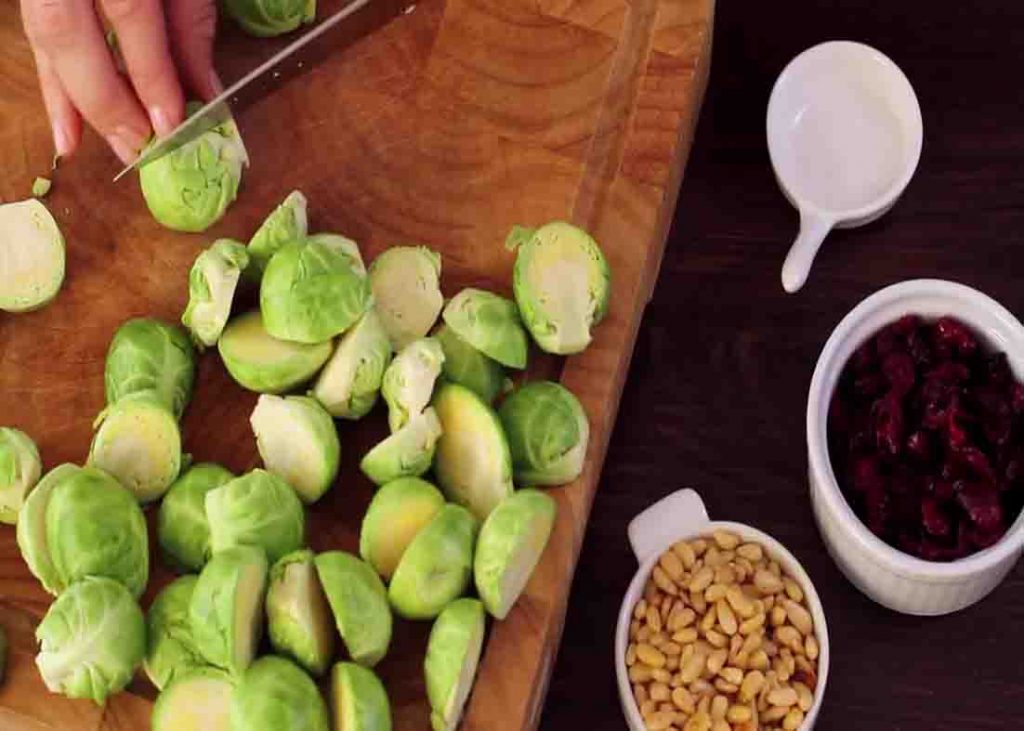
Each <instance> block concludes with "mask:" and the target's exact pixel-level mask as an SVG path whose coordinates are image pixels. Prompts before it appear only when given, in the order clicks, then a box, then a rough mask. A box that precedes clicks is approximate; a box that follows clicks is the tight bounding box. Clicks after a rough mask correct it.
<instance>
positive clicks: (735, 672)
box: [718, 667, 743, 685]
mask: <svg viewBox="0 0 1024 731" xmlns="http://www.w3.org/2000/svg"><path fill="white" fill-rule="evenodd" d="M718 674H719V676H721V677H722V679H723V680H725V681H726V682H727V683H732V684H733V685H739V684H740V683H742V682H743V671H742V670H740V669H739V668H734V667H725V668H722V670H721V672H719V673H718Z"/></svg>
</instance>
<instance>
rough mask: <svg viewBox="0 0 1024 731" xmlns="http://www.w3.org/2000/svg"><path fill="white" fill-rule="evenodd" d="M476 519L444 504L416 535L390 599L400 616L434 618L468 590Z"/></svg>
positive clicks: (393, 582) (393, 581) (393, 580)
mask: <svg viewBox="0 0 1024 731" xmlns="http://www.w3.org/2000/svg"><path fill="white" fill-rule="evenodd" d="M476 530H477V522H476V520H475V519H474V518H473V515H472V514H471V513H470V512H469V511H468V510H466V509H465V508H463V507H461V506H459V505H445V506H444V507H443V508H441V509H440V510H439V511H437V514H436V515H435V516H434V518H433V520H431V521H430V522H429V523H427V525H426V527H424V528H423V529H422V530H421V531H419V532H418V533H417V534H416V537H415V538H413V539H412V542H411V543H410V544H409V546H408V547H407V548H406V549H405V552H404V553H403V554H402V558H401V559H400V560H399V562H398V568H396V569H395V574H394V576H392V577H391V584H390V585H389V587H388V599H389V600H390V601H391V606H392V607H394V608H395V612H397V613H398V615H399V616H401V617H404V618H406V619H433V618H434V617H436V616H437V615H438V613H439V612H440V611H441V610H442V609H444V608H445V607H446V606H447V605H448V604H449V602H451V601H452V600H454V599H456V598H458V597H459V596H461V595H462V594H463V592H465V591H466V587H467V586H468V585H469V577H470V574H471V573H472V572H473V544H474V542H475V541H476Z"/></svg>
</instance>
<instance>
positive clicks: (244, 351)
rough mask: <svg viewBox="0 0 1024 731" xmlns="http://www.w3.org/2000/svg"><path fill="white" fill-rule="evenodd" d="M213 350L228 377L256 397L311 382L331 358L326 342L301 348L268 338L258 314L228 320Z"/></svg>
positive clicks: (328, 342) (300, 344)
mask: <svg viewBox="0 0 1024 731" xmlns="http://www.w3.org/2000/svg"><path fill="white" fill-rule="evenodd" d="M217 349H218V350H219V351H220V357H221V359H222V360H223V361H224V366H225V367H226V368H227V369H228V373H230V374H231V377H232V378H234V379H235V381H237V382H238V384H239V385H241V386H242V387H243V388H247V389H249V390H250V391H257V392H259V393H283V392H284V391H289V390H291V389H293V388H295V387H296V386H299V385H301V384H303V383H305V382H306V381H308V380H309V379H310V378H312V377H313V375H314V374H315V373H316V372H317V371H318V370H320V366H322V365H323V364H324V362H325V361H326V360H327V359H328V358H330V357H331V343H330V341H327V342H324V343H317V344H316V345H303V344H302V343H293V342H289V341H287V340H278V339H277V338H275V337H272V336H271V335H270V334H269V333H267V331H266V329H265V328H264V327H263V317H262V316H261V315H260V312H259V310H257V311H255V312H247V313H246V314H244V315H239V316H238V317H236V318H235V319H233V320H231V322H229V323H228V326H227V327H226V328H224V334H223V335H221V338H220V341H219V342H218V343H217Z"/></svg>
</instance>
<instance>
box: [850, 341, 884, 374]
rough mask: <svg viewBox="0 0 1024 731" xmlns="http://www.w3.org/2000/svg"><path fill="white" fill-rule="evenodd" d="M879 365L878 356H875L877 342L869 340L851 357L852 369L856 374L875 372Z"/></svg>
mask: <svg viewBox="0 0 1024 731" xmlns="http://www.w3.org/2000/svg"><path fill="white" fill-rule="evenodd" d="M877 365H878V356H877V355H876V354H875V341H874V340H868V341H867V342H866V343H862V344H861V345H860V347H858V348H857V349H856V350H855V351H853V355H851V356H850V367H851V368H852V369H853V372H854V373H863V372H864V371H870V370H874V369H875V367H876V366H877Z"/></svg>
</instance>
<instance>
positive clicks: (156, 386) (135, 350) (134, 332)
mask: <svg viewBox="0 0 1024 731" xmlns="http://www.w3.org/2000/svg"><path fill="white" fill-rule="evenodd" d="M195 373H196V353H195V350H194V349H193V347H192V343H191V342H189V339H188V335H186V334H185V332H184V331H183V330H181V329H180V328H177V327H174V326H173V325H168V324H167V323H165V322H161V321H160V320H154V319H152V318H136V319H134V320H128V321H127V322H125V323H124V324H123V325H121V327H119V328H118V329H117V332H116V333H114V338H113V340H111V341H110V349H109V350H108V351H107V363H106V368H105V370H104V373H103V382H104V384H105V386H106V390H107V404H108V405H109V404H113V403H116V402H117V401H120V400H121V399H122V398H124V397H125V396H128V395H129V394H133V393H139V392H140V391H147V392H153V393H155V394H156V396H157V398H158V399H159V400H160V402H161V403H163V404H164V405H166V407H167V408H168V409H170V410H171V412H173V414H174V417H175V418H176V419H180V418H181V413H182V412H183V411H184V410H185V407H186V406H187V405H188V402H189V399H190V398H192V386H193V384H194V383H195Z"/></svg>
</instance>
